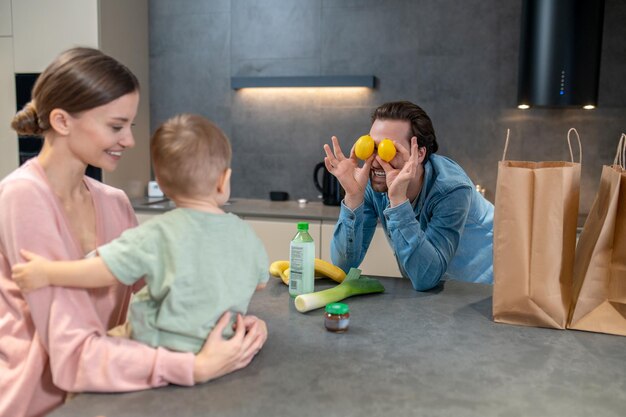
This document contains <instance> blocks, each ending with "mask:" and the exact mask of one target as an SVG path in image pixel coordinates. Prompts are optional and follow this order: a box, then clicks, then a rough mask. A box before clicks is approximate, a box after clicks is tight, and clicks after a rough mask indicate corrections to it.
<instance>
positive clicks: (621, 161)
mask: <svg viewBox="0 0 626 417" xmlns="http://www.w3.org/2000/svg"><path fill="white" fill-rule="evenodd" d="M613 165H617V166H619V167H621V168H622V169H626V133H622V136H620V138H619V143H618V144H617V152H615V159H614V160H613Z"/></svg>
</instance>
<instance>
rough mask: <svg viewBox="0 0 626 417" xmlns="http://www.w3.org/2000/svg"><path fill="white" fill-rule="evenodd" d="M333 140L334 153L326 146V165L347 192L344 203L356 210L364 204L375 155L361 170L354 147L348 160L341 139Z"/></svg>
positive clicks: (334, 138)
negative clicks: (342, 148)
mask: <svg viewBox="0 0 626 417" xmlns="http://www.w3.org/2000/svg"><path fill="white" fill-rule="evenodd" d="M331 140H332V142H333V151H332V152H331V150H330V146H329V145H327V144H326V145H324V151H325V152H326V157H325V158H324V164H325V165H326V169H327V170H328V171H329V172H330V173H331V174H333V175H334V176H335V177H336V178H337V180H338V181H339V183H340V184H341V186H342V187H343V189H344V190H345V192H346V195H345V200H344V203H345V204H346V206H348V208H350V209H352V210H354V209H355V208H357V207H358V206H360V205H361V203H362V202H363V196H364V195H365V187H366V186H367V181H368V180H369V176H370V168H371V166H372V161H373V160H374V155H372V156H370V157H369V158H367V160H365V163H364V164H363V166H362V167H360V168H359V163H358V160H357V158H356V155H355V154H354V146H352V149H351V150H350V157H349V158H346V156H345V155H344V153H343V151H342V150H341V146H339V139H337V137H336V136H333V137H332V138H331Z"/></svg>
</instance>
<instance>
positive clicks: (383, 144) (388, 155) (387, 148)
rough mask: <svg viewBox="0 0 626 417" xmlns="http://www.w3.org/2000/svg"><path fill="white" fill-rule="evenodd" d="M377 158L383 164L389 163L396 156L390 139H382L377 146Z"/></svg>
mask: <svg viewBox="0 0 626 417" xmlns="http://www.w3.org/2000/svg"><path fill="white" fill-rule="evenodd" d="M378 156H380V159H382V160H383V161H385V162H389V161H391V160H392V159H393V157H394V156H396V147H395V146H394V144H393V142H392V141H391V139H383V140H381V141H380V143H379V144H378Z"/></svg>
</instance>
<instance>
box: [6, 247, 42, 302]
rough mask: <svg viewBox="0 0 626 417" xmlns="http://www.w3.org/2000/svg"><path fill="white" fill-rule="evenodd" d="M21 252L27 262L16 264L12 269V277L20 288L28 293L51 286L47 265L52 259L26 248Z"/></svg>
mask: <svg viewBox="0 0 626 417" xmlns="http://www.w3.org/2000/svg"><path fill="white" fill-rule="evenodd" d="M20 254H21V255H22V257H23V258H24V259H26V261H27V262H24V263H19V264H15V265H13V268H12V269H11V277H12V278H13V281H15V283H16V284H17V286H18V287H20V290H22V292H25V293H26V292H30V291H33V290H36V289H38V288H41V287H47V286H49V285H50V281H49V280H48V274H47V266H49V264H50V263H51V261H49V260H47V259H46V258H44V257H42V256H39V255H35V254H34V253H32V252H29V251H27V250H24V249H22V250H20Z"/></svg>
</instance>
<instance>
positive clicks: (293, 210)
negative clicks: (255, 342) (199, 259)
mask: <svg viewBox="0 0 626 417" xmlns="http://www.w3.org/2000/svg"><path fill="white" fill-rule="evenodd" d="M131 202H132V204H133V208H134V209H135V211H138V212H154V213H155V214H156V213H160V212H164V211H167V210H171V209H173V208H174V207H175V206H174V204H173V203H172V202H171V201H170V200H167V199H163V198H147V197H145V198H140V199H133V200H132V201H131ZM224 210H225V211H227V212H231V213H235V214H236V215H238V216H241V217H246V216H248V217H268V218H284V219H302V220H329V221H333V222H335V221H337V219H338V218H339V207H336V206H325V205H324V204H322V203H321V202H319V201H313V202H307V203H306V204H299V203H298V202H297V201H270V200H262V199H252V198H234V199H231V200H230V201H229V204H227V205H226V206H224ZM586 218H587V214H584V213H583V214H580V215H579V216H578V231H579V232H580V229H581V228H582V226H583V225H584V223H585V219H586Z"/></svg>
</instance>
